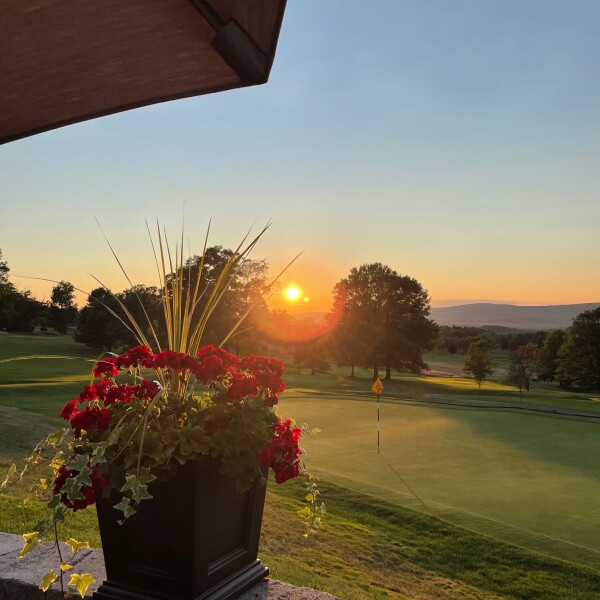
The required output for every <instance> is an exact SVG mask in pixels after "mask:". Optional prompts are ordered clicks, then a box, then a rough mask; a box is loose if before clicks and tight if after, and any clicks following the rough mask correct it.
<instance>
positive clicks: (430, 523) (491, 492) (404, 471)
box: [0, 333, 600, 600]
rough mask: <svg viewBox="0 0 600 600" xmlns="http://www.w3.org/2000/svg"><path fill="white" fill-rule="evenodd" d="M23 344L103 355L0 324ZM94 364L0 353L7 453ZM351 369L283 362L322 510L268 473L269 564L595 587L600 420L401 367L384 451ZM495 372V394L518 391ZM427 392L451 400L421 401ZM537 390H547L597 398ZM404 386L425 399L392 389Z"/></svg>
mask: <svg viewBox="0 0 600 600" xmlns="http://www.w3.org/2000/svg"><path fill="white" fill-rule="evenodd" d="M28 354H62V355H66V356H82V357H84V358H90V357H93V356H94V353H91V352H90V351H89V350H87V349H86V348H85V347H83V346H81V345H79V344H75V343H73V342H72V340H71V339H70V338H69V337H68V336H43V335H31V336H15V335H9V334H1V333H0V357H3V356H4V357H6V356H11V355H12V356H15V355H28ZM432 362H433V361H432ZM442 363H443V361H442V360H440V362H439V364H442ZM89 367H90V364H89V363H86V362H84V361H79V360H73V361H66V360H60V361H58V360H56V361H50V360H46V361H38V360H36V361H18V362H9V363H0V468H2V466H8V464H9V463H10V462H12V460H14V459H18V458H19V457H22V456H24V455H25V454H26V453H27V452H28V451H29V450H30V449H31V447H32V446H33V445H34V444H35V443H36V442H37V441H38V440H39V439H40V438H41V437H42V436H43V435H44V434H45V433H47V432H48V431H50V430H52V429H53V428H56V425H57V424H59V423H60V419H59V418H58V417H57V416H56V415H57V413H58V410H59V409H60V407H61V406H62V404H63V403H64V402H65V401H67V400H69V399H71V398H73V397H74V396H75V395H76V394H77V393H78V392H79V391H80V389H81V386H82V385H84V384H85V382H86V381H87V379H88V377H89ZM439 370H440V371H442V370H443V369H441V368H440V369H439ZM446 371H447V370H446ZM357 374H358V375H359V376H360V377H359V378H357V379H354V380H351V379H349V378H348V377H347V370H333V371H332V373H329V374H319V375H315V376H311V375H307V374H304V373H301V374H299V373H298V372H297V371H296V370H295V369H290V371H289V373H288V376H287V378H286V379H287V382H288V386H289V389H288V392H287V393H286V394H285V395H284V397H283V399H282V402H281V404H280V412H281V413H282V415H283V416H287V415H289V416H294V417H296V418H297V419H298V420H299V421H306V422H308V423H309V424H310V425H311V426H312V427H318V428H320V429H321V430H322V431H321V433H320V434H318V435H316V436H312V437H310V438H308V439H307V440H306V442H305V447H306V449H307V451H308V456H307V460H308V462H309V466H310V467H311V469H312V470H314V471H316V473H317V474H318V475H319V476H320V477H321V479H322V481H323V485H322V488H323V491H324V499H325V501H326V502H327V505H328V515H327V516H326V520H325V525H324V527H323V528H322V530H321V531H320V532H319V534H318V535H317V536H316V537H314V538H310V539H308V540H305V539H304V538H303V537H302V535H301V534H302V530H301V523H300V520H299V519H298V518H297V517H296V515H295V513H294V509H295V508H297V507H298V506H299V505H298V503H297V499H298V498H301V496H302V494H301V490H300V489H299V488H298V486H297V485H295V484H292V485H289V484H286V485H285V486H275V485H271V486H270V490H269V493H268V501H267V507H266V518H265V523H264V527H263V537H262V545H261V556H262V557H263V559H264V561H265V562H266V563H267V564H268V565H269V566H271V568H272V576H273V577H275V578H279V579H283V580H286V581H289V582H291V583H295V584H297V585H308V586H311V587H316V588H319V589H322V590H326V591H330V592H332V593H335V594H338V595H340V596H341V597H342V598H344V599H348V600H354V599H356V600H359V599H364V598H406V597H417V598H456V599H458V598H514V599H521V598H532V599H533V598H539V599H546V598H548V599H554V598H556V599H557V600H558V599H563V598H574V599H586V600H587V599H589V600H592V599H593V598H598V597H600V502H599V500H600V464H599V463H598V461H597V457H598V456H600V436H599V435H598V432H599V431H600V429H599V427H600V420H598V421H594V420H591V419H587V420H585V419H579V420H577V419H570V418H563V417H558V416H554V415H541V414H531V413H523V412H516V411H510V410H495V409H490V408H479V409H472V408H471V409H465V408H463V407H460V406H458V405H456V404H459V403H460V401H461V399H464V398H473V397H475V398H476V397H477V396H476V391H475V389H474V384H473V382H472V381H471V380H467V379H464V378H462V377H452V376H451V373H450V374H449V375H448V376H446V377H415V376H409V375H405V376H398V378H397V381H394V382H391V384H390V383H388V382H384V385H385V391H384V400H386V401H384V402H383V403H382V410H381V414H382V438H381V439H382V452H381V454H379V455H378V454H377V452H376V439H377V438H376V421H375V419H376V410H375V401H374V397H373V395H372V394H371V393H370V392H369V391H368V390H369V388H370V385H371V382H370V380H369V379H368V376H369V372H368V371H364V370H358V371H357ZM487 385H489V388H490V389H489V390H487V391H486V392H484V393H486V394H487V396H486V397H488V398H489V399H497V398H502V397H511V396H509V395H508V394H510V393H514V392H511V391H509V390H507V389H506V388H505V386H503V385H502V384H501V383H499V382H498V381H492V382H490V383H489V384H486V386H487ZM551 392H555V393H556V396H555V397H553V396H552V393H551ZM484 393H482V398H483V397H484ZM430 394H438V395H439V396H440V397H441V398H444V399H446V400H447V401H448V402H449V403H450V404H452V403H453V402H454V403H455V405H454V406H452V405H451V406H435V405H431V404H428V402H427V401H428V400H430V401H431V397H430V396H429V395H430ZM533 394H534V393H532V395H533ZM535 394H536V395H537V396H538V400H539V402H540V403H541V404H544V405H551V403H552V402H556V403H560V404H561V405H564V406H568V405H569V403H571V402H572V403H578V402H582V403H584V404H585V402H588V401H587V400H586V399H585V398H583V397H580V396H578V395H577V394H569V393H568V392H562V391H561V390H558V389H553V390H545V389H539V390H537V391H536V392H535ZM516 396H517V397H518V393H517V394H516ZM407 398H412V399H414V400H419V401H421V402H422V404H408V403H403V402H399V401H398V400H401V399H407ZM527 402H528V403H529V398H528V399H527ZM589 402H590V404H593V402H592V401H589ZM11 494H12V495H11V496H0V531H8V532H15V533H22V532H24V531H26V530H28V529H31V527H32V526H33V524H34V523H35V522H36V521H37V517H38V511H39V510H40V506H39V505H38V504H37V503H35V502H31V503H27V504H23V501H22V496H23V489H15V490H13V491H12V492H11ZM415 495H416V496H418V499H417V498H416V497H415ZM76 517H77V519H76V520H75V521H74V522H73V524H72V529H71V530H69V531H66V532H65V533H66V534H69V535H73V536H74V537H76V538H77V537H79V538H86V539H89V541H90V542H92V543H93V544H95V545H97V544H99V538H98V533H97V526H96V524H95V519H94V514H93V510H89V511H82V512H80V513H77V515H76ZM434 517H437V518H434Z"/></svg>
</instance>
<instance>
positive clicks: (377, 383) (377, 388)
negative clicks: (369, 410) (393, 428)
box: [371, 377, 383, 454]
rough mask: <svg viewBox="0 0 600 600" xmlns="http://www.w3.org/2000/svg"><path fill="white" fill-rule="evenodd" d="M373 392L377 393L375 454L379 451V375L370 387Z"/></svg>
mask: <svg viewBox="0 0 600 600" xmlns="http://www.w3.org/2000/svg"><path fill="white" fill-rule="evenodd" d="M371 390H372V391H373V392H375V393H376V394H377V454H379V453H380V447H381V446H380V431H381V415H380V410H379V406H380V405H379V396H380V394H381V392H383V384H382V383H381V379H379V377H378V378H377V379H376V380H375V383H374V384H373V387H372V388H371Z"/></svg>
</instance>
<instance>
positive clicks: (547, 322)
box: [431, 302, 600, 330]
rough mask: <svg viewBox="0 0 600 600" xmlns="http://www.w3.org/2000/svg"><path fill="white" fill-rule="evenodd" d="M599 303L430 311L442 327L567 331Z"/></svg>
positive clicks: (473, 306)
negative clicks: (576, 318) (488, 326)
mask: <svg viewBox="0 0 600 600" xmlns="http://www.w3.org/2000/svg"><path fill="white" fill-rule="evenodd" d="M599 306H600V303H597V302H596V303H586V304H557V305H550V306H517V305H514V304H491V303H476V304H461V305H459V306H447V307H440V308H432V309H431V318H432V319H433V320H434V321H435V322H436V323H438V324H439V325H472V326H477V327H482V326H484V325H494V326H502V327H511V328H516V329H530V330H538V329H564V328H566V327H569V325H571V322H572V321H573V319H574V318H575V317H576V316H577V315H578V314H579V313H582V312H583V311H585V310H591V309H594V308H597V307H599Z"/></svg>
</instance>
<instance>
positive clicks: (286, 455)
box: [259, 419, 302, 483]
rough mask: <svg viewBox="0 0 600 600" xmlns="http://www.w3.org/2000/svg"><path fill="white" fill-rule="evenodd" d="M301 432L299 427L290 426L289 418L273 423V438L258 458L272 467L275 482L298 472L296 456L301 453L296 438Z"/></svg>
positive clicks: (298, 437)
mask: <svg viewBox="0 0 600 600" xmlns="http://www.w3.org/2000/svg"><path fill="white" fill-rule="evenodd" d="M301 434H302V430H301V429H298V428H292V422H291V421H290V419H288V420H287V421H285V422H284V421H277V423H275V424H274V425H273V439H272V441H271V442H270V443H269V444H268V445H267V447H266V448H265V449H264V450H263V451H262V452H261V454H260V457H259V458H260V462H261V463H262V464H263V465H265V466H266V467H271V469H273V471H274V472H275V481H276V482H277V483H284V482H285V481H287V480H288V479H293V478H294V477H297V476H298V474H299V472H300V459H299V458H298V456H299V455H300V454H302V450H300V448H299V447H298V440H299V439H300V435H301Z"/></svg>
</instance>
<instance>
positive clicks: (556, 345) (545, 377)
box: [538, 329, 566, 381]
mask: <svg viewBox="0 0 600 600" xmlns="http://www.w3.org/2000/svg"><path fill="white" fill-rule="evenodd" d="M565 337H566V333H565V332H564V331H563V330H562V329H555V330H554V331H550V332H549V333H548V335H547V336H546V339H545V340H544V344H543V346H542V347H541V349H540V361H539V373H538V378H539V379H540V380H541V381H554V380H555V379H556V371H557V369H558V355H559V352H560V349H561V347H562V345H563V344H564V341H565Z"/></svg>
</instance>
